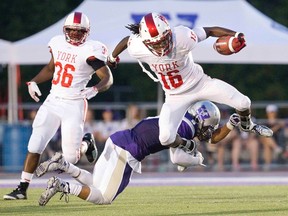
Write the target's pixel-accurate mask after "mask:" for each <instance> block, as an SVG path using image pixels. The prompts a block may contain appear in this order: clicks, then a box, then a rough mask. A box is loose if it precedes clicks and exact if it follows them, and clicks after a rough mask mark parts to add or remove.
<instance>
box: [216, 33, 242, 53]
mask: <svg viewBox="0 0 288 216" xmlns="http://www.w3.org/2000/svg"><path fill="white" fill-rule="evenodd" d="M240 45H241V43H240V42H239V40H238V38H236V37H234V36H222V37H219V38H218V39H217V40H216V41H215V43H214V44H213V48H214V49H215V50H216V51H217V52H218V53H220V54H221V55H231V54H233V53H235V49H236V48H238V47H239V46H240Z"/></svg>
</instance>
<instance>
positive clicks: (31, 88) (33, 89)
mask: <svg viewBox="0 0 288 216" xmlns="http://www.w3.org/2000/svg"><path fill="white" fill-rule="evenodd" d="M26 84H27V85H28V92H29V94H30V96H31V97H32V98H33V99H34V100H35V101H36V102H39V100H40V99H39V98H38V97H39V96H41V95H42V94H41V91H40V89H39V88H38V86H37V84H36V82H33V81H31V82H27V83H26ZM37 96H38V97H37Z"/></svg>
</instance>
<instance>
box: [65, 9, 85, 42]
mask: <svg viewBox="0 0 288 216" xmlns="http://www.w3.org/2000/svg"><path fill="white" fill-rule="evenodd" d="M63 32H64V35H65V38H66V41H67V42H68V43H70V44H72V45H75V46H79V45H81V44H83V43H84V42H85V41H86V38H87V37H88V35H89V32H90V22H89V19H88V17H87V16H86V15H85V14H83V13H81V12H73V13H71V14H69V15H68V16H67V18H66V19H65V22H64V27H63Z"/></svg>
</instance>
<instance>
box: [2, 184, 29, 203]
mask: <svg viewBox="0 0 288 216" xmlns="http://www.w3.org/2000/svg"><path fill="white" fill-rule="evenodd" d="M3 199H4V200H26V199H27V194H26V191H24V190H23V189H21V187H20V185H18V187H17V188H16V189H15V190H13V191H12V192H11V193H9V194H6V195H4V196H3Z"/></svg>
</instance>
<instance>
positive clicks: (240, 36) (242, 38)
mask: <svg viewBox="0 0 288 216" xmlns="http://www.w3.org/2000/svg"><path fill="white" fill-rule="evenodd" d="M235 37H236V38H237V39H238V41H239V42H240V46H238V47H237V48H234V50H235V53H237V52H239V51H240V50H242V49H243V48H244V47H245V46H246V41H245V36H244V34H243V33H241V32H236V34H235Z"/></svg>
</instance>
